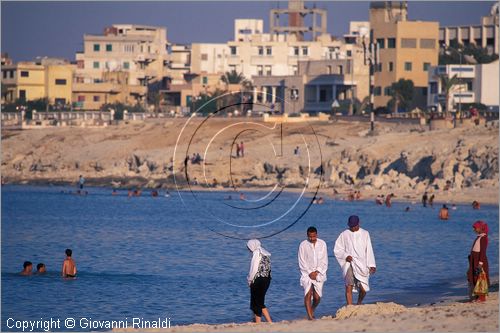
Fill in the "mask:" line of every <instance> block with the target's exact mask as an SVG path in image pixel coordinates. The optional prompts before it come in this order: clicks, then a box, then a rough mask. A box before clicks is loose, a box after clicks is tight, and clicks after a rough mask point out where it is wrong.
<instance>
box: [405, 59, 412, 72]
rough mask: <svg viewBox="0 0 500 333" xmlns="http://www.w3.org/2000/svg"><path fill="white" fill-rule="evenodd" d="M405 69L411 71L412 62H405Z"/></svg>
mask: <svg viewBox="0 0 500 333" xmlns="http://www.w3.org/2000/svg"><path fill="white" fill-rule="evenodd" d="M405 71H407V72H411V62H409V61H407V62H405Z"/></svg>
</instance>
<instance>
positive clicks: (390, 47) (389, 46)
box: [387, 38, 396, 49]
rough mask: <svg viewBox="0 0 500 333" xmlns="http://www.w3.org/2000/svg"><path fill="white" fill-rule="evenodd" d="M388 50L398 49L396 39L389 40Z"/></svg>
mask: <svg viewBox="0 0 500 333" xmlns="http://www.w3.org/2000/svg"><path fill="white" fill-rule="evenodd" d="M387 48H389V49H395V48H396V38H387Z"/></svg>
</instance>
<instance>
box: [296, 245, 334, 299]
mask: <svg viewBox="0 0 500 333" xmlns="http://www.w3.org/2000/svg"><path fill="white" fill-rule="evenodd" d="M298 258H299V269H300V285H301V286H302V287H303V288H304V296H305V295H306V294H307V293H308V292H309V290H310V289H311V286H312V285H314V290H316V292H317V293H318V295H319V296H320V297H321V296H322V295H323V284H324V283H325V281H326V271H327V270H328V249H327V248H326V243H325V241H323V240H321V239H319V238H318V239H317V240H316V244H312V243H310V242H309V241H308V240H304V241H303V242H302V243H300V246H299V253H298ZM314 271H318V272H319V273H318V275H317V277H316V280H312V279H311V278H310V277H309V274H310V273H312V272H314Z"/></svg>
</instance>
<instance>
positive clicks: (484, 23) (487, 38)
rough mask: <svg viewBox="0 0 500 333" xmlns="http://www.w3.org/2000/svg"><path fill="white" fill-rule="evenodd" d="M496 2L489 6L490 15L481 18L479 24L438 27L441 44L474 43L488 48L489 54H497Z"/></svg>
mask: <svg viewBox="0 0 500 333" xmlns="http://www.w3.org/2000/svg"><path fill="white" fill-rule="evenodd" d="M498 38H499V36H498V3H495V4H494V5H493V6H492V7H491V11H490V15H488V16H484V17H482V18H481V22H480V24H477V25H467V26H447V27H440V28H439V43H440V45H441V46H443V45H444V46H446V47H448V46H450V45H451V44H452V43H453V41H454V42H455V43H456V44H462V45H468V44H474V45H477V46H479V47H483V48H486V49H488V52H489V53H490V54H492V53H495V54H498Z"/></svg>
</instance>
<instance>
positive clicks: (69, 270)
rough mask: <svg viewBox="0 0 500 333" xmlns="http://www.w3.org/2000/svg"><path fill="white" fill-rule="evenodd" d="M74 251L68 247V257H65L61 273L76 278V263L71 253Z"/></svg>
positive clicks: (65, 276) (66, 276)
mask: <svg viewBox="0 0 500 333" xmlns="http://www.w3.org/2000/svg"><path fill="white" fill-rule="evenodd" d="M72 254H73V251H71V249H66V259H64V262H63V266H62V272H61V275H62V277H63V278H74V277H76V264H75V261H74V260H73V258H71V255H72Z"/></svg>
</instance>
